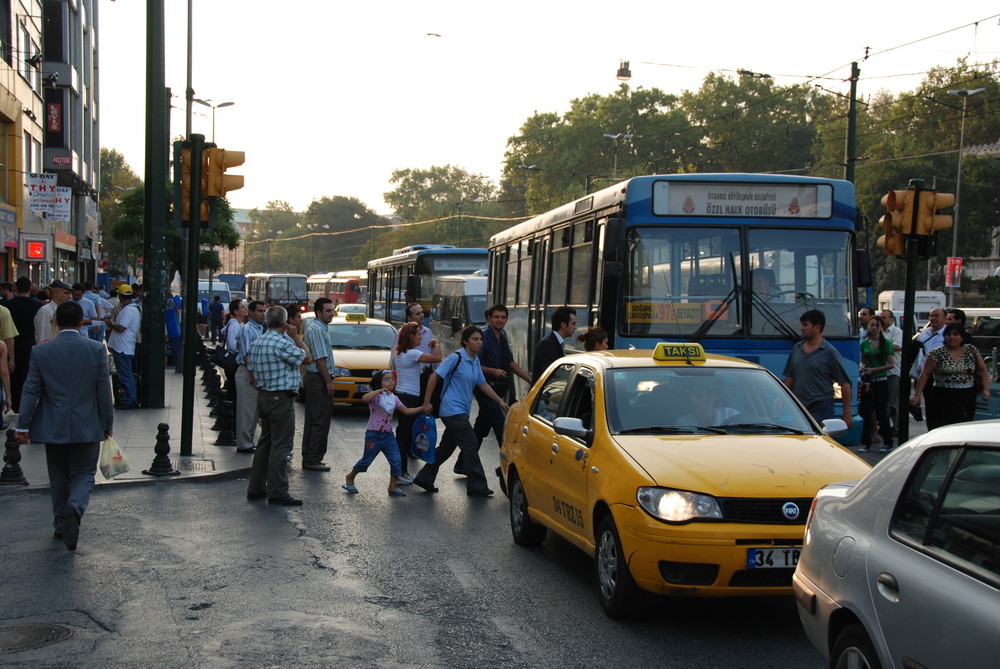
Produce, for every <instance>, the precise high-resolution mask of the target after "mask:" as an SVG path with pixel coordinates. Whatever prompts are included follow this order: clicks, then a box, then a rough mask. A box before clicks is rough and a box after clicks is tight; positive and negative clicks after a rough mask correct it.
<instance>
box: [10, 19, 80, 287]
mask: <svg viewBox="0 0 1000 669" xmlns="http://www.w3.org/2000/svg"><path fill="white" fill-rule="evenodd" d="M96 23H97V0H0V42H2V47H0V59H2V62H0V244H2V246H0V280H3V281H12V280H13V279H15V278H16V277H18V276H28V277H30V278H31V279H32V280H33V281H35V282H37V283H38V284H40V285H42V284H45V283H47V282H49V281H51V280H52V279H61V280H63V281H67V282H70V283H72V282H74V281H83V280H93V279H94V278H95V271H96V267H95V262H94V257H95V250H96V248H97V242H98V239H99V228H100V216H99V214H98V209H97V190H96V187H95V186H96V184H98V183H99V169H100V161H99V157H100V150H99V146H100V144H99V136H98V131H97V127H98V126H97V106H98V105H97V91H98V81H97V29H96ZM40 180H44V182H45V183H46V184H51V187H52V190H53V191H55V190H56V189H59V190H58V192H59V194H60V201H61V203H60V205H59V206H58V207H55V206H54V205H52V207H53V208H48V207H49V205H41V204H39V202H38V201H37V200H36V199H35V195H37V192H38V190H39V187H38V184H39V183H40Z"/></svg>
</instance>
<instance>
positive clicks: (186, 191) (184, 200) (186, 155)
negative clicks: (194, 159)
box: [181, 148, 208, 221]
mask: <svg viewBox="0 0 1000 669" xmlns="http://www.w3.org/2000/svg"><path fill="white" fill-rule="evenodd" d="M207 185H208V155H207V154H205V153H204V152H202V154H201V220H203V221H207V220H208V203H207V202H206V201H205V199H204V198H205V188H206V187H207ZM190 218H191V149H190V148H183V149H181V220H182V221H188V220H190Z"/></svg>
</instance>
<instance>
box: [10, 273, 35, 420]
mask: <svg viewBox="0 0 1000 669" xmlns="http://www.w3.org/2000/svg"><path fill="white" fill-rule="evenodd" d="M14 288H15V290H16V291H17V295H15V296H14V297H12V298H11V299H10V300H8V301H7V308H8V309H10V317H11V319H13V321H14V327H16V328H17V336H16V337H14V351H13V353H11V352H10V351H8V352H7V355H8V356H12V360H13V361H14V371H13V372H11V375H10V394H11V398H10V400H11V411H13V412H14V413H19V411H18V409H20V407H21V388H22V387H23V386H24V380H25V379H26V378H27V377H28V361H29V360H30V359H31V349H32V347H33V346H34V345H35V314H36V313H38V310H39V309H41V308H42V303H41V302H40V301H38V300H37V299H35V298H34V297H31V295H30V292H31V281H30V280H29V279H28V277H26V276H22V277H20V278H19V279H18V280H17V282H16V283H15V285H14Z"/></svg>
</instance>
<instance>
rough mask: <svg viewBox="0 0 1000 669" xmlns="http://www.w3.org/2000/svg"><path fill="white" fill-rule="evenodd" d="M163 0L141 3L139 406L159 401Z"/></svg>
mask: <svg viewBox="0 0 1000 669" xmlns="http://www.w3.org/2000/svg"><path fill="white" fill-rule="evenodd" d="M163 16H164V14H163V0H147V2H146V172H145V182H146V187H145V192H144V201H143V204H144V207H145V213H144V216H143V244H142V255H143V283H144V284H145V285H144V287H145V290H144V291H143V292H144V294H143V310H142V333H143V335H144V337H143V339H144V340H145V341H146V342H147V344H146V346H143V347H142V349H141V351H140V359H139V370H140V372H139V378H140V379H141V383H140V386H139V402H140V404H141V405H142V406H144V407H150V408H161V407H163V406H164V391H163V383H164V379H163V368H164V359H163V351H162V350H158V348H159V349H162V346H160V347H157V346H155V345H154V342H156V341H162V339H163V303H164V299H165V298H166V289H167V284H168V280H167V266H166V229H167V228H166V223H167V216H166V211H165V210H164V208H163V205H164V203H165V202H166V200H167V188H166V183H167V137H168V133H169V128H168V124H169V122H170V121H169V117H168V114H167V110H168V109H169V108H170V91H169V89H168V88H166V84H165V80H166V74H165V65H164V18H163Z"/></svg>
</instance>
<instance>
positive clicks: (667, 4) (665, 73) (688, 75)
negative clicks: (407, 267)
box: [98, 0, 1000, 213]
mask: <svg viewBox="0 0 1000 669" xmlns="http://www.w3.org/2000/svg"><path fill="white" fill-rule="evenodd" d="M98 2H99V3H100V4H99V21H100V25H99V28H100V33H99V36H100V109H99V113H100V120H101V130H100V132H101V145H102V146H104V147H107V148H113V149H117V150H118V151H120V152H121V153H123V154H124V156H125V158H126V160H127V161H128V162H129V164H130V165H131V166H132V168H133V169H134V170H135V171H136V172H137V173H138V174H139V175H140V176H142V174H143V171H144V154H145V145H144V143H145V120H144V118H145V116H144V112H145V72H146V70H145V55H146V32H145V30H146V29H145V14H146V2H144V1H143V0H98ZM164 3H165V5H166V7H167V9H166V25H167V29H166V64H167V66H166V85H167V86H168V87H170V88H171V89H172V93H173V110H172V112H171V114H170V122H171V132H170V136H171V139H172V140H173V139H175V138H176V137H178V136H180V135H182V134H183V133H184V123H185V110H184V107H185V100H184V90H185V86H186V53H187V46H186V44H187V42H186V40H187V38H186V27H187V1H186V0H164ZM998 13H1000V5H998V4H997V3H996V2H995V1H993V0H964V1H963V2H954V3H941V2H939V1H937V0H934V1H930V0H913V1H911V2H909V3H902V4H901V3H888V2H871V1H870V0H866V1H864V2H861V1H858V0H842V1H841V2H836V3H815V2H814V3H804V2H801V0H796V1H786V0H775V1H771V2H768V1H766V0H765V1H764V2H757V3H745V2H740V3H736V2H730V1H729V0H722V2H715V3H705V4H702V3H686V2H675V1H671V0H655V1H644V0H631V1H630V0H619V1H617V2H593V1H591V0H575V1H573V2H564V1H561V0H534V1H531V2H529V1H525V0H506V1H505V2H502V3H501V2H469V1H464V2H460V1H457V0H426V1H425V2H421V3H416V2H399V1H398V0H382V1H381V2H368V3H361V2H351V3H348V2H341V1H337V0H286V1H285V2H280V3H279V2H264V1H262V0H194V59H193V60H194V66H193V69H194V76H193V88H194V90H195V97H198V98H202V99H210V100H212V101H214V103H215V104H218V103H220V102H228V101H231V102H235V103H236V104H235V105H233V106H231V107H227V108H222V109H218V110H216V112H215V114H216V121H215V126H216V128H215V139H216V142H217V143H218V144H219V146H221V147H223V148H228V149H237V150H243V151H245V152H246V156H247V159H246V164H245V165H244V166H243V167H241V168H238V169H233V170H232V172H234V173H241V174H244V175H245V176H246V186H245V187H244V188H243V189H242V190H239V191H234V192H232V193H230V201H231V202H232V203H233V205H234V206H236V207H245V208H253V207H261V208H263V207H264V206H266V204H267V202H268V201H270V200H284V201H287V202H289V203H290V204H291V205H292V206H293V207H295V208H296V209H298V210H304V209H305V208H306V207H307V206H308V205H309V203H310V202H311V201H312V200H314V199H318V198H320V197H323V196H334V195H346V196H353V197H357V198H358V199H360V200H361V201H362V202H365V203H366V204H367V205H368V206H369V207H371V208H372V209H374V210H375V211H377V212H379V213H389V212H388V209H387V207H386V205H385V204H384V202H383V201H382V194H383V193H385V192H387V191H388V190H391V188H390V185H389V178H390V176H391V174H392V171H393V170H394V169H399V168H408V167H410V168H426V167H430V166H431V165H445V164H451V165H455V166H458V167H461V168H464V169H466V170H469V171H471V172H475V173H480V174H485V175H486V176H489V177H491V178H493V179H494V180H497V179H498V178H499V174H500V168H501V163H502V160H503V155H504V151H505V149H506V143H507V139H508V138H509V137H511V136H512V135H515V134H517V133H518V130H519V128H520V126H521V124H522V123H523V122H524V121H525V119H527V118H528V117H529V116H531V115H532V114H534V113H535V112H536V111H537V112H557V113H562V112H565V111H566V110H567V109H568V108H569V103H570V101H571V100H572V99H574V98H578V97H582V96H585V95H587V94H590V93H598V94H608V93H610V92H612V91H613V90H615V88H616V87H617V86H618V83H619V82H617V81H616V80H615V71H616V70H617V68H618V63H619V61H620V60H629V61H631V70H632V80H631V82H630V85H631V86H632V87H640V86H642V87H645V88H652V87H656V88H660V89H662V90H664V91H667V92H670V93H680V92H681V91H683V90H685V89H696V88H698V86H699V85H700V83H701V81H702V79H703V78H704V77H705V75H706V74H707V73H708V72H710V71H735V70H737V69H748V70H752V71H755V72H762V73H767V74H770V75H772V76H774V77H775V80H776V81H777V82H778V83H780V84H782V85H789V84H792V83H801V82H804V81H806V79H807V78H808V77H812V76H818V75H826V77H827V78H826V79H825V80H819V81H818V82H815V83H820V84H821V85H822V86H824V87H825V88H827V89H829V90H832V91H837V92H842V93H844V94H846V93H848V91H849V88H848V84H847V83H846V81H845V80H846V78H847V76H848V75H849V72H850V63H851V61H854V60H857V61H859V62H860V67H861V77H862V80H861V82H860V84H859V91H860V93H861V95H862V96H864V95H870V94H872V93H874V92H876V91H878V90H879V89H881V88H886V89H889V90H892V91H905V90H911V89H912V88H914V87H915V86H916V85H917V84H918V83H919V81H920V79H921V78H922V75H923V73H925V72H926V71H927V70H928V69H929V68H931V67H933V66H935V65H945V66H950V65H952V64H954V63H955V60H956V59H957V58H959V57H963V56H967V57H968V58H969V62H987V61H990V60H992V59H994V58H997V57H1000V25H998V19H997V16H996V15H997V14H998ZM975 22H979V23H978V25H968V26H967V27H962V28H960V29H958V30H952V29H954V28H959V27H960V26H966V25H967V24H972V23H975ZM944 31H949V32H947V33H946V34H943V35H940V36H937V37H933V38H932V39H923V38H927V37H931V36H933V35H935V34H937V33H941V32H944ZM428 33H434V34H428ZM917 40H920V41H917ZM909 42H916V43H914V44H909V45H908V46H904V45H906V44H907V43H909ZM866 47H870V53H871V54H872V55H871V56H870V57H869V58H868V59H867V60H864V57H865V49H866ZM895 47H898V48H895ZM734 76H735V75H734ZM193 111H194V115H193V132H196V133H199V132H200V133H202V134H204V135H205V136H206V138H207V140H208V141H211V139H212V110H211V109H209V108H208V107H204V106H201V105H198V104H195V105H194V110H193ZM621 130H623V129H620V128H606V131H607V132H619V131H621Z"/></svg>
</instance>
